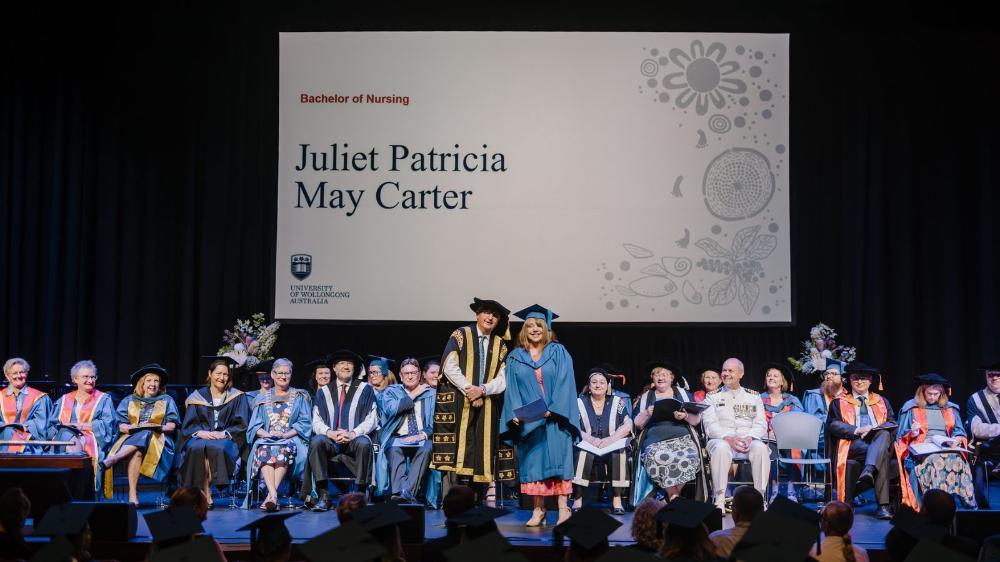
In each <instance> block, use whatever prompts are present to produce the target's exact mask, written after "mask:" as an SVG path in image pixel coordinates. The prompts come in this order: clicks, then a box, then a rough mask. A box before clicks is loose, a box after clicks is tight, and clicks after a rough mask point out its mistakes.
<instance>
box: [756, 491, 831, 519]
mask: <svg viewBox="0 0 1000 562" xmlns="http://www.w3.org/2000/svg"><path fill="white" fill-rule="evenodd" d="M767 509H768V511H774V512H776V513H782V514H785V515H787V516H788V517H790V518H791V519H801V520H802V521H807V522H809V523H813V524H815V525H819V522H820V520H821V519H822V517H821V516H820V514H819V513H816V511H814V510H812V509H809V508H808V507H806V506H804V505H802V504H798V503H795V502H793V501H792V500H790V499H788V498H787V497H785V496H784V495H782V494H778V495H777V496H775V497H774V499H773V500H771V505H769V506H768V508H767Z"/></svg>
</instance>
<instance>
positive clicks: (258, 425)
mask: <svg viewBox="0 0 1000 562" xmlns="http://www.w3.org/2000/svg"><path fill="white" fill-rule="evenodd" d="M273 393H274V389H271V390H268V391H267V392H261V393H259V394H258V395H257V399H256V400H254V403H253V411H252V412H251V414H250V424H249V425H248V426H247V443H249V444H250V455H249V456H248V457H247V458H248V459H249V460H248V461H247V482H249V481H251V480H253V476H254V475H253V474H252V471H253V465H254V463H253V459H254V455H256V454H257V447H258V446H260V444H261V443H262V442H264V441H268V442H271V441H270V440H268V439H265V438H263V437H257V430H258V429H263V430H264V431H268V430H269V429H270V427H271V420H270V418H269V417H268V413H267V410H268V407H267V404H266V403H267V402H268V401H269V400H271V397H272V395H273ZM289 398H291V399H292V406H291V408H292V411H291V413H290V414H289V420H291V427H292V428H293V429H295V431H296V432H297V433H298V435H296V436H295V437H292V438H291V439H289V441H290V442H291V443H292V444H293V445H295V467H294V468H293V469H292V477H294V478H301V477H302V472H303V471H304V470H305V468H306V463H307V462H308V459H307V457H308V456H309V439H311V438H312V401H311V400H309V394H308V393H306V391H304V390H301V389H298V388H291V389H289ZM249 499H250V494H247V499H246V500H245V501H244V502H243V506H244V507H246V506H247V505H249V504H248V502H249Z"/></svg>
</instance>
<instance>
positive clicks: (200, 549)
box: [147, 536, 225, 562]
mask: <svg viewBox="0 0 1000 562" xmlns="http://www.w3.org/2000/svg"><path fill="white" fill-rule="evenodd" d="M147 560H148V562H225V559H224V558H223V557H222V556H220V555H219V548H218V547H217V546H216V545H215V540H213V539H212V538H211V537H207V536H202V537H194V538H193V539H191V540H189V541H185V542H182V543H179V544H175V545H173V546H168V547H166V548H161V549H158V550H154V551H153V552H150V553H149V558H148V559H147Z"/></svg>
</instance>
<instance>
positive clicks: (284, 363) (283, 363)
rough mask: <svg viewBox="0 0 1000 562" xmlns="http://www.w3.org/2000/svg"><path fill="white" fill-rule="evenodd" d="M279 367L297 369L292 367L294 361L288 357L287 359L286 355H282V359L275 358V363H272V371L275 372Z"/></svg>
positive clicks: (290, 369)
mask: <svg viewBox="0 0 1000 562" xmlns="http://www.w3.org/2000/svg"><path fill="white" fill-rule="evenodd" d="M278 367H288V370H289V371H294V370H295V369H293V368H292V362H291V361H290V360H288V359H285V358H284V357H281V358H280V359H275V360H274V364H273V365H271V372H272V373H273V372H274V370H275V369H277V368H278Z"/></svg>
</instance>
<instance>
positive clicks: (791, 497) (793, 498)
mask: <svg viewBox="0 0 1000 562" xmlns="http://www.w3.org/2000/svg"><path fill="white" fill-rule="evenodd" d="M786 497H787V498H788V499H789V500H791V501H793V502H795V503H799V497H798V496H797V495H796V494H795V488H793V487H789V488H788V495H787V496H786Z"/></svg>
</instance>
